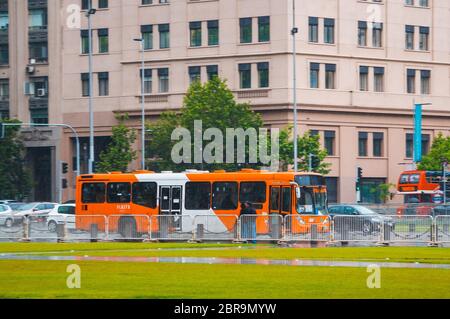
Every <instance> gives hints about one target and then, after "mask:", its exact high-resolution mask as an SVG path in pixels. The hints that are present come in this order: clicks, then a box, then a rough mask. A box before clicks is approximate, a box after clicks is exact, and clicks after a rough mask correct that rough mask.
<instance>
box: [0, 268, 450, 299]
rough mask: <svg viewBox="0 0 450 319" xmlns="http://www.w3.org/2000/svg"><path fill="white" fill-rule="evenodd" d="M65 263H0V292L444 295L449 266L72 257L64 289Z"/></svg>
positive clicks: (449, 291) (449, 289) (449, 286)
mask: <svg viewBox="0 0 450 319" xmlns="http://www.w3.org/2000/svg"><path fill="white" fill-rule="evenodd" d="M69 264H70V263H69V262H60V261H39V262H34V261H20V262H19V261H0V298H177V299H181V298H185V299H189V298H251V299H253V298H288V299H291V298H292V299H293V298H295V299H297V298H450V271H449V270H428V269H426V270H424V269H420V270H416V269H382V271H381V288H380V289H369V288H367V286H366V280H367V276H368V275H369V274H368V273H367V272H366V269H365V268H328V267H288V266H259V265H180V264H145V263H111V262H79V263H78V265H79V266H80V267H81V289H68V288H67V287H66V278H67V275H68V274H67V273H66V267H67V265H69ZM12 270H14V271H12Z"/></svg>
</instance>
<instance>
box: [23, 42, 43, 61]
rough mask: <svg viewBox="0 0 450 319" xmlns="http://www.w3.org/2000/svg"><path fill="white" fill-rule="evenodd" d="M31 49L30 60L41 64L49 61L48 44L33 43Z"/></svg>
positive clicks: (30, 44) (30, 45)
mask: <svg viewBox="0 0 450 319" xmlns="http://www.w3.org/2000/svg"><path fill="white" fill-rule="evenodd" d="M28 47H29V51H30V53H29V58H30V59H35V60H36V61H39V62H45V61H47V60H48V43H47V42H46V41H44V42H31V43H29V45H28Z"/></svg>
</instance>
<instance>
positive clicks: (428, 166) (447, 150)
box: [418, 133, 450, 171]
mask: <svg viewBox="0 0 450 319" xmlns="http://www.w3.org/2000/svg"><path fill="white" fill-rule="evenodd" d="M444 161H446V162H447V163H449V162H450V136H447V137H444V136H443V135H442V133H439V134H438V135H437V136H436V138H435V139H434V140H433V144H432V145H431V149H430V152H429V153H428V155H425V156H424V157H423V158H422V162H420V164H419V165H418V168H419V169H420V170H426V171H438V170H441V169H442V162H444Z"/></svg>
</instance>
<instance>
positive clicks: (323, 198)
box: [315, 192, 328, 215]
mask: <svg viewBox="0 0 450 319" xmlns="http://www.w3.org/2000/svg"><path fill="white" fill-rule="evenodd" d="M315 198H316V210H317V213H318V214H321V215H325V214H327V212H328V210H327V193H325V192H316V193H315Z"/></svg>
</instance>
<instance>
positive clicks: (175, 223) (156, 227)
mask: <svg viewBox="0 0 450 319" xmlns="http://www.w3.org/2000/svg"><path fill="white" fill-rule="evenodd" d="M150 220H151V225H152V234H151V239H155V240H180V241H183V240H191V239H193V230H194V225H193V217H192V216H190V215H153V216H151V218H150Z"/></svg>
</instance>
